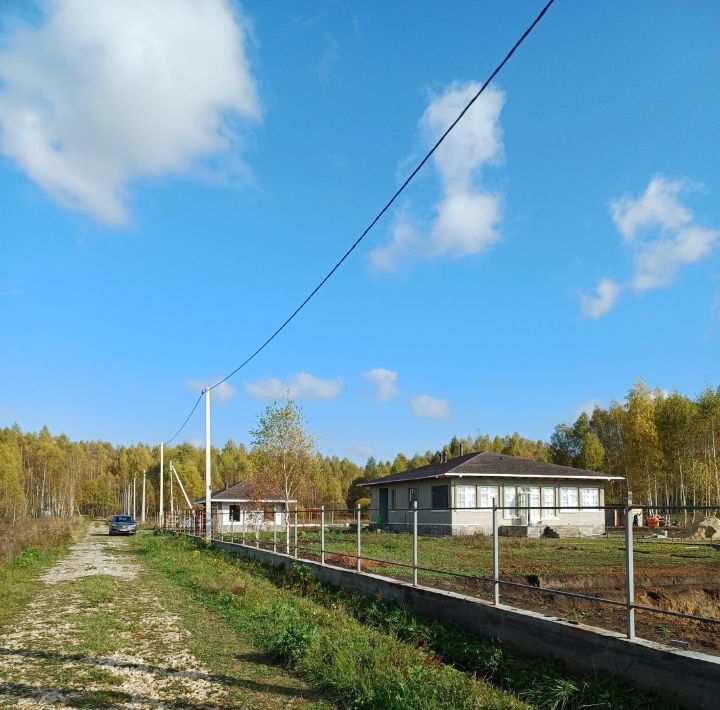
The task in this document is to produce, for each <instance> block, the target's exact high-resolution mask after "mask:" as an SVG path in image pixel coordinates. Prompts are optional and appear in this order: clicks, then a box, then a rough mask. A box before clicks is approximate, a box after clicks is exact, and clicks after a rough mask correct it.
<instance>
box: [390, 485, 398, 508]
mask: <svg viewBox="0 0 720 710" xmlns="http://www.w3.org/2000/svg"><path fill="white" fill-rule="evenodd" d="M396 502H397V490H396V489H395V488H392V489H391V490H390V510H395V507H396V506H395V503H396Z"/></svg>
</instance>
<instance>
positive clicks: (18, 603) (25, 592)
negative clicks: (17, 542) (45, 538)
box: [0, 544, 67, 628]
mask: <svg viewBox="0 0 720 710" xmlns="http://www.w3.org/2000/svg"><path fill="white" fill-rule="evenodd" d="M66 551H67V544H60V545H54V546H51V547H28V548H26V549H25V550H24V551H23V552H21V553H20V554H19V555H17V556H16V557H15V558H13V559H12V561H10V562H7V563H4V564H0V599H2V604H0V628H2V627H3V626H4V625H5V624H6V623H7V622H8V621H10V620H12V619H14V618H15V617H16V616H17V614H18V613H19V612H20V610H21V609H23V608H24V607H25V606H26V605H27V604H28V603H29V602H30V601H31V599H32V598H33V597H34V596H35V594H36V593H37V590H38V582H37V581H36V578H37V576H38V575H39V574H42V573H43V572H44V571H45V570H46V569H47V568H48V567H50V566H52V565H53V564H54V563H55V562H57V561H58V560H59V559H60V558H61V557H62V556H63V555H64V554H65V552H66Z"/></svg>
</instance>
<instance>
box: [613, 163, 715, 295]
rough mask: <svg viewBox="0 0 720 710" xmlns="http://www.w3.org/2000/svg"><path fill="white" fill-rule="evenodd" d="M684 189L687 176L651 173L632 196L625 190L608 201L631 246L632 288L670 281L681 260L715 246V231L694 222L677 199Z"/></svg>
mask: <svg viewBox="0 0 720 710" xmlns="http://www.w3.org/2000/svg"><path fill="white" fill-rule="evenodd" d="M689 189H690V184H689V183H688V181H687V180H669V179H668V178H665V177H663V176H662V175H656V176H655V177H653V178H652V180H650V183H649V184H648V186H647V188H646V190H645V192H644V193H643V194H642V195H641V196H640V197H638V198H637V199H633V198H632V197H630V196H629V195H625V196H624V197H622V198H620V199H619V200H614V201H613V202H612V204H611V207H610V208H611V212H612V217H613V221H614V222H615V225H616V226H617V228H618V231H619V232H620V234H622V236H623V237H624V238H625V240H626V241H627V242H628V243H629V244H631V245H632V246H633V249H634V250H635V255H634V263H635V273H634V275H633V278H632V280H631V282H630V286H631V287H632V288H633V289H634V290H635V291H647V290H649V289H652V288H659V287H660V286H665V285H667V284H669V283H670V282H671V281H672V280H673V278H675V275H676V274H677V272H678V271H679V270H680V269H681V268H682V267H683V266H687V265H689V264H694V263H695V262H697V261H701V260H702V259H705V258H706V257H707V256H709V255H710V253H711V252H712V250H713V248H714V247H715V246H717V243H718V240H719V239H720V231H718V230H716V229H706V228H704V227H700V226H698V225H697V224H696V223H695V214H694V213H693V212H692V210H690V209H689V208H688V207H686V206H685V205H683V204H682V203H681V202H680V200H679V195H680V194H681V193H682V192H686V191H687V190H689Z"/></svg>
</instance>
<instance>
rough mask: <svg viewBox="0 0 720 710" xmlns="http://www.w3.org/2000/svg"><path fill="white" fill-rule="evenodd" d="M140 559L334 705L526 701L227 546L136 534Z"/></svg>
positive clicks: (511, 704) (512, 704)
mask: <svg viewBox="0 0 720 710" xmlns="http://www.w3.org/2000/svg"><path fill="white" fill-rule="evenodd" d="M133 545H134V547H135V548H136V550H137V551H138V553H139V554H140V556H141V559H142V560H143V561H144V563H145V564H146V565H148V566H149V567H151V568H152V569H153V570H156V571H158V572H160V573H162V574H163V575H164V576H165V577H166V578H167V580H168V581H169V582H170V584H171V585H172V586H173V587H175V588H180V589H183V590H190V591H191V592H192V594H193V596H194V598H195V599H196V600H197V601H199V602H200V603H201V604H202V605H203V606H204V607H205V608H206V609H207V610H208V611H209V612H211V613H212V614H214V615H218V616H219V617H221V618H222V619H223V620H224V622H225V624H227V626H228V627H229V628H230V629H243V630H244V631H245V632H246V633H249V634H250V635H251V636H252V638H253V639H254V643H255V644H256V645H257V646H258V647H260V648H261V649H262V650H263V651H264V652H265V653H266V654H267V655H268V656H269V657H270V658H271V659H273V661H274V662H275V663H278V664H282V665H284V666H286V667H288V668H289V669H291V670H292V671H294V672H295V673H297V674H299V675H300V676H301V677H303V678H305V679H306V680H307V681H308V682H309V683H310V684H311V685H312V686H313V687H314V688H316V689H317V690H319V691H321V692H322V693H323V694H325V695H327V696H329V697H331V698H332V699H333V700H334V701H335V702H336V703H337V704H339V705H340V706H341V707H352V708H368V709H369V708H386V709H387V710H394V709H397V710H400V709H401V708H402V709H405V708H417V709H418V710H422V709H428V710H430V709H431V708H437V709H438V710H439V709H440V708H448V707H452V708H458V709H462V708H478V709H479V708H508V709H510V708H523V707H532V706H531V705H528V704H526V703H525V702H523V701H521V700H520V699H518V698H517V697H516V696H514V695H513V694H512V693H508V692H507V691H505V690H503V689H499V688H497V687H493V685H492V684H490V683H488V682H485V681H482V680H477V679H475V678H473V677H472V675H471V674H468V673H464V672H462V671H461V670H459V669H456V668H454V667H452V666H451V665H448V664H446V663H443V662H442V660H441V658H440V657H439V656H438V654H437V653H435V652H434V651H433V650H431V649H420V648H418V647H417V645H416V644H415V643H411V642H408V641H404V640H402V639H400V638H398V636H397V635H396V634H394V633H392V632H388V631H386V630H382V629H380V628H371V627H370V626H368V625H365V624H362V623H359V622H358V621H357V620H356V619H355V618H354V617H353V615H352V614H350V613H348V611H347V610H346V609H344V608H339V607H337V608H333V607H332V606H328V605H323V604H319V603H316V602H315V601H313V600H312V599H311V598H309V597H303V596H302V595H298V594H296V593H294V592H293V591H292V590H285V589H278V588H277V587H276V586H275V585H274V584H272V582H271V581H270V580H268V579H266V578H264V577H263V576H262V575H258V574H254V573H253V572H252V570H247V569H244V568H243V567H242V566H240V565H239V564H238V563H237V562H236V561H235V560H234V559H233V558H231V557H230V556H229V555H226V554H223V553H218V552H214V551H210V550H204V551H202V552H201V551H199V550H197V549H194V545H193V543H192V542H189V541H187V540H183V539H176V538H171V537H168V536H152V535H140V536H138V538H137V539H136V540H135V541H134V542H133Z"/></svg>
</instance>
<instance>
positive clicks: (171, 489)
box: [170, 459, 175, 525]
mask: <svg viewBox="0 0 720 710" xmlns="http://www.w3.org/2000/svg"><path fill="white" fill-rule="evenodd" d="M172 472H173V464H172V459H171V460H170V517H171V518H173V516H174V515H175V500H174V498H175V491H174V490H173V475H172ZM170 524H171V525H174V521H173V522H172V523H170Z"/></svg>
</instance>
